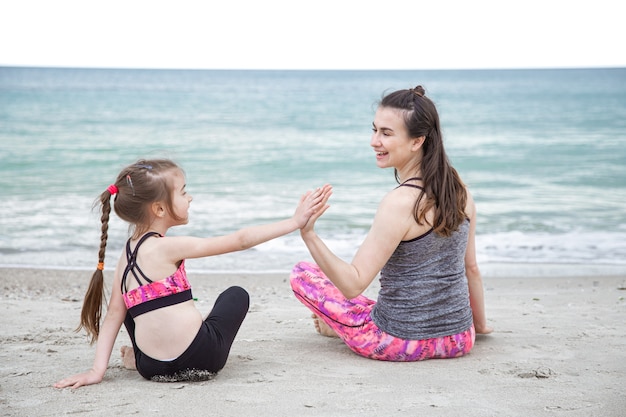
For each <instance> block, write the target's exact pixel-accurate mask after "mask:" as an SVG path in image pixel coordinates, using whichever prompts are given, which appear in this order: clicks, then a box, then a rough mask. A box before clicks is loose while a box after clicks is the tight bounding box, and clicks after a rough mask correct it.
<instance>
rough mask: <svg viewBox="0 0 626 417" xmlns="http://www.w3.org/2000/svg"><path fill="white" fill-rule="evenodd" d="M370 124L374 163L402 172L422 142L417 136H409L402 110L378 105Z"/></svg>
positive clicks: (413, 158)
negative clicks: (371, 125) (374, 154)
mask: <svg viewBox="0 0 626 417" xmlns="http://www.w3.org/2000/svg"><path fill="white" fill-rule="evenodd" d="M372 124H373V128H372V131H373V133H372V140H371V141H370V146H371V147H372V149H374V152H376V165H377V166H378V167H379V168H396V169H397V170H398V171H399V172H403V171H404V169H405V168H407V167H408V166H409V164H411V162H413V161H414V160H415V158H416V156H418V155H417V152H418V151H420V149H421V143H422V141H421V140H419V138H417V139H416V138H411V137H409V133H408V131H407V129H406V124H405V123H404V111H403V110H399V109H394V108H389V107H379V108H378V110H376V115H375V116H374V122H373V123H372ZM419 156H421V154H420V155H419Z"/></svg>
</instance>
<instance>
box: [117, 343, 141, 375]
mask: <svg viewBox="0 0 626 417" xmlns="http://www.w3.org/2000/svg"><path fill="white" fill-rule="evenodd" d="M120 352H121V354H122V363H123V364H124V368H126V369H133V370H136V369H137V365H135V351H134V350H133V348H132V347H130V346H122V348H121V349H120Z"/></svg>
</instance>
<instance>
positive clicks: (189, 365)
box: [54, 160, 329, 388]
mask: <svg viewBox="0 0 626 417" xmlns="http://www.w3.org/2000/svg"><path fill="white" fill-rule="evenodd" d="M112 196H115V199H114V209H115V212H116V213H117V215H118V216H119V217H120V218H121V219H123V220H125V221H127V222H128V223H129V224H130V225H131V226H132V227H133V234H132V237H131V238H130V239H129V240H128V241H127V242H126V246H125V249H124V251H123V253H122V256H121V257H120V259H119V261H118V263H117V267H116V269H115V275H114V281H113V287H112V289H111V296H110V301H109V305H108V309H107V311H106V315H105V317H104V320H103V321H102V324H100V318H101V311H102V298H103V292H104V288H103V273H102V270H103V268H104V254H105V248H106V243H107V230H108V224H109V215H110V212H111V203H110V199H111V197H112ZM328 197H329V193H328V192H327V191H325V190H324V189H318V190H316V191H315V192H307V193H306V194H304V195H303V196H302V197H301V199H300V202H299V204H298V206H297V208H296V211H295V213H294V215H293V216H292V217H291V218H289V219H286V220H283V221H280V222H276V223H272V224H267V225H262V226H253V227H247V228H244V229H242V230H239V231H237V232H235V233H232V234H230V235H227V236H220V237H212V238H197V237H187V236H185V237H182V236H181V237H166V234H167V231H168V229H169V228H170V227H173V226H178V225H182V224H186V223H187V222H188V209H189V204H190V203H191V201H192V197H191V196H190V195H189V194H187V192H186V190H185V175H184V173H183V171H182V169H181V168H179V167H178V166H177V165H176V164H175V163H174V162H172V161H170V160H140V161H138V162H137V163H134V164H132V165H130V166H128V167H126V168H124V169H123V170H122V172H120V174H119V175H118V177H117V180H116V181H115V183H114V184H112V185H110V186H109V187H108V188H107V189H106V190H105V191H104V192H103V193H102V194H101V195H100V202H101V204H102V238H101V243H100V252H99V256H98V260H99V263H98V268H97V269H96V271H95V273H94V274H93V277H92V279H91V283H90V285H89V288H88V290H87V294H86V295H85V300H84V304H83V309H82V313H81V324H80V326H79V329H80V328H84V329H85V330H86V331H87V333H88V334H89V335H90V336H91V341H92V343H93V342H94V341H96V340H97V345H96V356H95V360H94V363H93V367H92V368H91V369H90V370H88V371H87V372H84V373H80V374H77V375H73V376H70V377H68V378H65V379H62V380H60V381H58V382H57V383H56V384H54V386H55V387H56V388H63V387H68V386H71V387H72V388H78V387H80V386H82V385H88V384H96V383H99V382H100V381H102V378H103V377H104V373H105V371H106V369H107V366H108V363H109V358H110V356H111V351H112V349H113V345H114V343H115V339H116V337H117V334H118V332H119V330H120V327H121V325H122V323H124V325H125V326H126V329H127V330H128V333H129V335H130V338H131V342H132V349H130V348H127V347H123V348H122V356H123V361H124V365H125V366H127V367H129V368H136V369H137V370H138V371H139V373H140V374H141V375H142V376H143V377H144V378H146V379H153V380H163V381H175V380H181V379H202V378H208V377H210V376H211V375H213V374H215V373H216V372H218V371H219V370H220V369H222V368H223V367H224V365H225V364H226V360H227V358H228V354H229V351H230V348H231V345H232V343H233V341H234V339H235V335H236V334H237V331H238V330H239V327H240V325H241V323H242V321H243V319H244V317H245V316H246V313H247V311H248V306H249V297H248V293H247V292H246V291H245V290H244V289H242V288H240V287H231V288H228V289H227V290H226V291H224V292H223V293H222V294H220V295H219V297H218V298H217V300H216V301H215V305H214V307H213V309H212V310H211V312H210V313H209V315H208V317H207V318H206V319H204V320H203V319H202V316H201V314H200V312H199V311H198V310H197V309H196V307H195V306H194V302H193V297H192V294H191V286H190V284H189V281H188V280H187V276H186V273H185V259H187V258H199V257H204V256H212V255H219V254H223V253H228V252H234V251H239V250H243V249H247V248H250V247H253V246H255V245H258V244H260V243H263V242H266V241H268V240H271V239H274V238H277V237H279V236H282V235H285V234H288V233H291V232H293V231H295V230H297V229H299V228H300V227H302V226H304V225H305V224H306V222H307V221H308V219H309V218H310V216H311V215H312V214H313V213H314V212H315V211H316V210H320V209H321V208H323V207H324V206H325V203H326V201H327V200H328Z"/></svg>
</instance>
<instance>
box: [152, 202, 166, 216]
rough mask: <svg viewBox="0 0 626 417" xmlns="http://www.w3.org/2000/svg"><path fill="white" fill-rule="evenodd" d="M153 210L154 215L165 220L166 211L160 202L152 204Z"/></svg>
mask: <svg viewBox="0 0 626 417" xmlns="http://www.w3.org/2000/svg"><path fill="white" fill-rule="evenodd" d="M151 208H152V214H154V215H155V216H156V217H158V218H163V217H164V216H165V213H166V210H165V207H163V204H162V203H161V202H160V201H157V202H154V203H152V207H151Z"/></svg>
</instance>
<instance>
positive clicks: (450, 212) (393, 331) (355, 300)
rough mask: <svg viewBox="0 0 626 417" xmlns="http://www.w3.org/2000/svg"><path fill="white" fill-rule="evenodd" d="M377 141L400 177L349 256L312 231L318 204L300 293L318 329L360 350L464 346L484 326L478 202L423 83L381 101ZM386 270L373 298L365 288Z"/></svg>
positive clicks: (392, 354)
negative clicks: (452, 156) (453, 159)
mask: <svg viewBox="0 0 626 417" xmlns="http://www.w3.org/2000/svg"><path fill="white" fill-rule="evenodd" d="M371 146H372V148H373V149H374V152H376V164H377V165H378V167H380V168H393V169H394V173H395V177H396V180H397V181H398V183H399V184H400V185H399V186H397V187H396V188H395V189H393V190H392V191H390V192H389V193H388V194H387V195H386V196H385V197H384V198H383V200H382V201H381V203H380V205H379V207H378V210H377V212H376V216H375V218H374V222H373V224H372V226H371V229H370V231H369V233H368V235H367V237H366V239H365V241H364V242H363V244H362V245H361V246H360V248H359V249H358V251H357V253H356V255H355V257H354V259H353V260H352V262H351V263H347V262H345V261H343V260H341V259H340V258H338V257H337V256H336V255H334V254H333V253H332V252H331V251H330V250H329V249H328V247H327V246H326V245H325V244H324V242H323V241H322V239H321V238H320V237H319V236H318V235H317V234H316V233H315V231H314V225H315V221H316V220H317V219H318V218H319V217H320V216H321V215H322V214H323V213H324V212H325V211H326V209H327V208H328V206H325V207H324V208H323V209H321V210H319V211H317V212H316V213H314V214H313V215H312V216H311V218H310V219H309V221H308V222H307V224H306V226H305V227H303V228H301V229H300V234H301V236H302V239H303V240H304V242H305V244H306V246H307V247H308V249H309V251H310V253H311V256H312V257H313V259H314V260H315V262H316V263H317V265H314V264H311V263H306V262H301V263H299V264H297V265H296V266H295V268H294V270H293V272H292V275H291V285H292V288H293V290H294V293H295V295H296V297H297V298H298V299H300V300H301V301H302V302H303V303H304V304H305V305H306V306H307V307H308V308H309V309H310V310H311V311H312V312H313V314H314V321H315V326H316V329H317V331H318V332H319V333H321V334H323V335H327V336H339V337H340V338H341V339H342V340H343V341H344V342H345V343H346V344H347V345H348V347H350V349H352V350H353V351H354V352H356V353H357V354H359V355H361V356H364V357H367V358H371V359H378V360H387V361H418V360H425V359H431V358H453V357H458V356H462V355H465V354H467V353H468V352H469V351H470V350H471V349H472V347H473V345H474V341H475V334H476V333H483V334H486V333H490V332H491V331H492V329H491V328H490V327H489V326H487V323H486V318H485V308H484V299H483V287H482V279H481V275H480V271H479V269H478V265H477V262H476V248H475V243H474V236H475V230H476V208H475V205H474V201H473V199H472V196H471V194H470V193H469V191H468V190H467V188H466V187H465V185H464V184H463V182H462V181H461V178H460V177H459V175H458V173H457V172H456V170H455V169H454V168H453V167H452V166H451V164H450V162H449V160H448V158H447V156H446V153H445V150H444V146H443V138H442V134H441V128H440V124H439V116H438V113H437V109H436V107H435V105H434V104H433V102H432V101H431V100H430V99H429V98H427V97H426V96H425V95H424V89H423V88H422V87H421V86H417V87H415V88H413V89H409V90H399V91H395V92H393V93H391V94H389V95H387V96H385V97H383V99H382V101H381V102H380V104H379V106H378V109H377V111H376V115H375V119H374V123H373V135H372V140H371ZM379 273H380V284H381V288H380V293H379V295H378V300H377V301H373V300H370V299H368V298H366V297H365V296H363V295H362V293H363V291H364V290H365V289H366V288H367V287H368V286H369V285H370V284H371V283H372V281H373V280H374V278H375V277H376V276H377V275H378V274H379Z"/></svg>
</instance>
